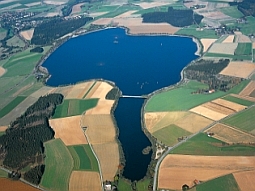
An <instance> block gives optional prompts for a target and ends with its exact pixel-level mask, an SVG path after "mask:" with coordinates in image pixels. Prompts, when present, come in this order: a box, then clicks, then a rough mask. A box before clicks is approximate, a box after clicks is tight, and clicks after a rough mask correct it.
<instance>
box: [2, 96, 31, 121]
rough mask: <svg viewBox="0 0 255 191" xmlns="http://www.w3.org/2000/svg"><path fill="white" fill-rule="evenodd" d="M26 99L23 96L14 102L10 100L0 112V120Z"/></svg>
mask: <svg viewBox="0 0 255 191" xmlns="http://www.w3.org/2000/svg"><path fill="white" fill-rule="evenodd" d="M26 98H27V97H25V96H18V97H16V98H15V99H14V100H12V101H11V102H10V103H9V104H7V105H6V106H5V107H4V108H3V109H1V110H0V118H1V117H3V116H5V115H7V114H8V113H9V112H10V111H12V110H13V109H14V108H15V107H16V106H17V105H19V104H20V103H21V102H22V101H23V100H24V99H26Z"/></svg>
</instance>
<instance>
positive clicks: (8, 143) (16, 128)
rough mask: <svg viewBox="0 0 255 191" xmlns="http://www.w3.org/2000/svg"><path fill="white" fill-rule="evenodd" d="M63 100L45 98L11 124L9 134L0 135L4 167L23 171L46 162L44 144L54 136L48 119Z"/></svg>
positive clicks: (54, 95) (54, 96) (53, 96)
mask: <svg viewBox="0 0 255 191" xmlns="http://www.w3.org/2000/svg"><path fill="white" fill-rule="evenodd" d="M62 101H63V95H61V94H49V95H46V96H42V97H40V98H39V99H38V101H37V102H36V103H34V104H33V105H31V106H30V107H29V108H28V109H27V110H26V111H25V113H24V114H23V115H21V116H20V117H18V118H17V119H16V120H15V121H13V122H12V123H11V124H10V125H9V128H8V129H7V130H6V134H4V135H2V136H0V159H1V160H3V165H4V166H6V167H8V168H11V169H13V170H20V169H22V168H24V167H26V166H27V165H28V164H34V163H35V162H37V163H41V162H42V158H43V157H42V156H43V153H44V147H43V143H44V142H45V141H48V140H50V139H53V137H54V131H53V130H52V129H51V127H50V126H49V121H48V119H49V117H51V116H52V115H53V113H54V111H55V108H56V105H58V104H60V103H62ZM40 170H41V169H40ZM37 171H38V169H37Z"/></svg>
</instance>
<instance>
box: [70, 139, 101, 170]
mask: <svg viewBox="0 0 255 191" xmlns="http://www.w3.org/2000/svg"><path fill="white" fill-rule="evenodd" d="M67 148H68V150H69V152H70V154H71V155H72V157H73V160H74V170H89V171H97V172H98V171H99V168H98V164H97V160H96V158H95V156H94V154H93V153H92V151H91V148H90V146H89V145H88V144H86V145H73V146H68V147H67Z"/></svg>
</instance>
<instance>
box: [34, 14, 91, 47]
mask: <svg viewBox="0 0 255 191" xmlns="http://www.w3.org/2000/svg"><path fill="white" fill-rule="evenodd" d="M90 20H92V18H91V17H81V18H73V19H65V18H60V17H56V18H54V19H52V20H49V21H44V22H43V23H41V24H40V25H38V26H37V27H36V28H35V30H34V35H33V38H32V39H31V43H32V44H35V45H47V44H52V43H53V42H54V40H56V39H58V38H60V37H62V36H64V35H66V34H68V33H71V32H73V31H75V30H76V29H78V28H80V27H82V26H84V25H85V24H86V23H87V22H88V21H90Z"/></svg>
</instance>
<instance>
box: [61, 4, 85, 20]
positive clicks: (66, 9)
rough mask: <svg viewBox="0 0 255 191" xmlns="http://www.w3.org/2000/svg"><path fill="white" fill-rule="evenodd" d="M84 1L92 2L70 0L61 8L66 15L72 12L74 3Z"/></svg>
mask: <svg viewBox="0 0 255 191" xmlns="http://www.w3.org/2000/svg"><path fill="white" fill-rule="evenodd" d="M84 2H88V3H89V2H90V0H69V1H68V2H67V4H66V5H65V6H64V7H63V8H62V9H61V11H62V14H63V16H64V17H66V16H68V15H70V14H71V12H72V8H73V6H74V5H76V4H79V3H84Z"/></svg>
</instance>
